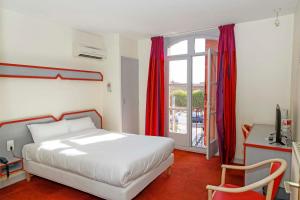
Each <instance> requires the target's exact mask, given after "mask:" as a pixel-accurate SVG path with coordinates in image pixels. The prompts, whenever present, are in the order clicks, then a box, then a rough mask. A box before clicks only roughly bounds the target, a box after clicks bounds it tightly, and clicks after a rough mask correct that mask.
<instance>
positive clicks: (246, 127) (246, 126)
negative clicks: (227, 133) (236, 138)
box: [242, 124, 252, 140]
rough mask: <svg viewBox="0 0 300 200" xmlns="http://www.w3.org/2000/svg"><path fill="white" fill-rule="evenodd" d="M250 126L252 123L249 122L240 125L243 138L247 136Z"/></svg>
mask: <svg viewBox="0 0 300 200" xmlns="http://www.w3.org/2000/svg"><path fill="white" fill-rule="evenodd" d="M251 128H252V125H250V124H244V125H243V126H242V131H243V135H244V140H246V139H247V137H248V136H249V134H250V131H251Z"/></svg>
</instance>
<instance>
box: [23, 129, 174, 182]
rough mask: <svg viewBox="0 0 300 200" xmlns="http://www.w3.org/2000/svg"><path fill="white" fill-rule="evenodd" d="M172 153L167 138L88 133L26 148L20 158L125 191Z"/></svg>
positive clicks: (79, 133)
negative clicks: (121, 188)
mask: <svg viewBox="0 0 300 200" xmlns="http://www.w3.org/2000/svg"><path fill="white" fill-rule="evenodd" d="M173 149H174V141H173V140H172V139H170V138H162V137H147V136H140V135H133V134H120V133H111V132H108V131H105V130H103V129H90V130H85V131H81V132H77V133H72V134H69V135H65V136H60V137H56V138H51V140H47V141H45V142H42V143H32V144H27V145H25V146H24V148H23V157H24V159H26V160H32V161H35V162H38V163H42V164H45V165H49V166H52V167H55V168H60V169H63V170H66V171H70V172H73V173H77V174H79V175H82V176H85V177H88V178H91V179H94V180H97V181H100V182H104V183H108V184H110V185H114V186H119V187H126V186H127V185H128V184H129V183H130V182H131V181H132V180H135V179H136V178H138V177H139V176H141V175H143V174H145V173H147V172H149V171H150V170H151V169H153V168H155V167H157V166H158V165H159V164H160V163H161V162H163V161H164V160H166V159H167V158H168V157H169V156H170V154H171V153H172V151H173Z"/></svg>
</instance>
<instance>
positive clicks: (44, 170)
mask: <svg viewBox="0 0 300 200" xmlns="http://www.w3.org/2000/svg"><path fill="white" fill-rule="evenodd" d="M173 163H174V154H173V153H172V154H171V155H170V156H169V157H168V159H167V160H165V161H164V162H162V163H161V164H160V165H159V166H158V167H157V168H154V169H152V170H151V171H150V172H148V173H147V174H144V175H143V176H141V177H139V178H137V179H136V180H134V181H132V182H131V183H130V184H129V185H128V186H127V187H124V188H122V187H116V186H113V185H109V184H107V183H102V182H99V181H96V180H92V179H89V178H86V177H84V176H80V175H78V174H74V173H72V172H68V171H64V170H61V169H57V168H53V167H50V166H47V165H43V164H40V163H37V162H34V161H28V160H24V169H25V170H26V171H27V172H28V173H30V174H33V175H36V176H40V177H43V178H46V179H49V180H51V181H54V182H57V183H61V184H63V185H67V186H70V187H72V188H75V189H78V190H81V191H84V192H87V193H89V194H93V195H95V196H97V197H100V198H104V199H111V200H129V199H133V198H134V197H135V196H136V195H137V194H138V193H140V192H141V191H142V190H143V189H144V188H145V187H146V186H147V185H148V184H149V183H151V182H152V181H153V180H154V179H155V178H156V177H158V176H159V175H160V174H161V173H162V172H164V171H165V170H166V169H167V168H168V167H169V166H171V165H172V164H173Z"/></svg>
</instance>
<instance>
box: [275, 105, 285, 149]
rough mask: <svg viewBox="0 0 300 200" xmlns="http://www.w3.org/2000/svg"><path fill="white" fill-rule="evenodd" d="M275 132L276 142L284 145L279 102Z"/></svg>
mask: <svg viewBox="0 0 300 200" xmlns="http://www.w3.org/2000/svg"><path fill="white" fill-rule="evenodd" d="M275 134H276V139H275V143H277V144H282V145H284V143H283V142H282V141H281V111H280V106H279V105H278V104H277V106H276V121H275Z"/></svg>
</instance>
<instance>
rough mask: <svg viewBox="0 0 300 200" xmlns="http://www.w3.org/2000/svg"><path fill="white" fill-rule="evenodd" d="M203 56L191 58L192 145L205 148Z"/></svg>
mask: <svg viewBox="0 0 300 200" xmlns="http://www.w3.org/2000/svg"><path fill="white" fill-rule="evenodd" d="M205 64H206V63H205V56H194V57H193V60H192V67H193V68H192V120H191V121H192V146H193V147H199V148H205V147H206V146H205V138H204V92H205V90H204V89H205Z"/></svg>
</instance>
